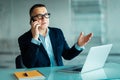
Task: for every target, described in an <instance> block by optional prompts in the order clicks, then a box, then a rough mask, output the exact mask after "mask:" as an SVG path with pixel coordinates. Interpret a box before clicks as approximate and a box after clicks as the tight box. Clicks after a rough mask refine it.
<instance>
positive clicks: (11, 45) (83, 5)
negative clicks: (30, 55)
mask: <svg viewBox="0 0 120 80" xmlns="http://www.w3.org/2000/svg"><path fill="white" fill-rule="evenodd" d="M36 3H43V4H45V5H46V6H47V9H48V12H50V13H51V17H50V26H51V27H58V28H61V29H62V31H63V33H64V36H65V38H66V41H67V42H68V44H69V46H70V47H71V46H72V45H74V44H75V43H76V41H77V38H78V36H79V34H80V32H84V33H85V35H86V34H88V33H90V32H92V33H93V34H94V36H93V38H92V40H91V42H90V43H89V44H87V45H86V46H85V48H86V49H85V50H84V51H83V52H82V54H80V55H79V56H77V57H76V58H74V59H73V60H70V61H66V60H64V59H63V60H64V64H65V65H70V64H72V65H76V64H83V63H84V61H85V58H86V55H87V53H88V52H89V49H90V47H92V46H98V45H103V44H111V43H112V44H113V47H112V50H111V52H110V55H109V57H108V59H107V62H117V63H120V62H119V61H120V59H119V56H120V49H119V48H120V37H119V34H120V31H119V29H120V9H119V8H120V5H119V3H120V0H0V68H15V58H16V56H17V55H19V54H20V50H19V45H18V40H17V39H18V37H19V36H20V35H22V34H23V33H25V32H26V31H28V30H29V29H30V25H29V9H30V8H31V6H33V5H34V4H36Z"/></svg>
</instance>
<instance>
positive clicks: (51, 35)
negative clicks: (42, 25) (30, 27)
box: [49, 28, 56, 58]
mask: <svg viewBox="0 0 120 80" xmlns="http://www.w3.org/2000/svg"><path fill="white" fill-rule="evenodd" d="M49 29H50V31H49V36H50V41H51V44H52V48H53V54H54V56H55V58H56V54H55V53H56V45H55V44H56V41H55V39H56V38H55V34H54V32H53V31H52V30H51V28H49Z"/></svg>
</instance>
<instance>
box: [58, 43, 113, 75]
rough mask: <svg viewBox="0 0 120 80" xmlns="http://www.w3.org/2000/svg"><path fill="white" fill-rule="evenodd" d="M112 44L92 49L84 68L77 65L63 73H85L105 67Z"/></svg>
mask: <svg viewBox="0 0 120 80" xmlns="http://www.w3.org/2000/svg"><path fill="white" fill-rule="evenodd" d="M111 48H112V44H106V45H101V46H95V47H91V48H90V50H89V53H88V55H87V58H86V60H85V63H84V65H83V66H81V65H77V66H72V67H69V68H63V69H60V70H59V71H62V72H80V73H85V72H89V71H92V70H97V69H100V68H102V67H104V64H105V62H106V59H107V57H108V55H109V53H110V50H111Z"/></svg>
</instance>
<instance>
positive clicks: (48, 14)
mask: <svg viewBox="0 0 120 80" xmlns="http://www.w3.org/2000/svg"><path fill="white" fill-rule="evenodd" d="M46 15H47V16H48V17H46ZM35 17H36V18H38V19H43V17H44V18H50V13H45V14H37V15H35V16H32V17H31V19H32V20H33V21H35V20H34V18H35ZM39 17H41V18H39Z"/></svg>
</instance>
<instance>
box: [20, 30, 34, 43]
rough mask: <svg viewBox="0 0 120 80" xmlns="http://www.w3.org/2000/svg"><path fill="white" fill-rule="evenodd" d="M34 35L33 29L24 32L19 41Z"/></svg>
mask: <svg viewBox="0 0 120 80" xmlns="http://www.w3.org/2000/svg"><path fill="white" fill-rule="evenodd" d="M31 37H32V33H31V30H29V31H27V32H25V33H24V34H22V35H21V36H20V37H19V38H18V41H25V40H27V39H30V38H31Z"/></svg>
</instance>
